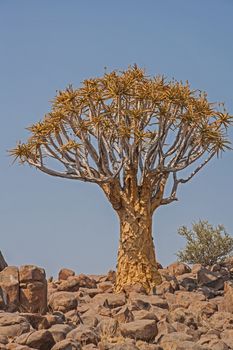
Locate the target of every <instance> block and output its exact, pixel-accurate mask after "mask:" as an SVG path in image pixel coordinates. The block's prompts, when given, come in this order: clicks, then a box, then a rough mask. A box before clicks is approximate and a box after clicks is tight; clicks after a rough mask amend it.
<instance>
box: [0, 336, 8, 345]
mask: <svg viewBox="0 0 233 350" xmlns="http://www.w3.org/2000/svg"><path fill="white" fill-rule="evenodd" d="M7 343H8V338H7V336H6V335H0V344H4V345H6V344H7Z"/></svg>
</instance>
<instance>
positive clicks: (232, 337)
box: [220, 329, 233, 349]
mask: <svg viewBox="0 0 233 350" xmlns="http://www.w3.org/2000/svg"><path fill="white" fill-rule="evenodd" d="M220 337H221V339H222V341H223V342H224V343H225V344H226V345H227V346H228V347H229V348H230V349H232V348H233V329H225V330H224V331H223V332H221V334H220Z"/></svg>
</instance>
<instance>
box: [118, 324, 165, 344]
mask: <svg viewBox="0 0 233 350" xmlns="http://www.w3.org/2000/svg"><path fill="white" fill-rule="evenodd" d="M119 327H120V332H121V334H122V336H123V337H127V338H132V339H135V340H144V341H151V340H153V339H154V338H155V337H156V335H157V333H158V330H157V325H156V321H154V320H137V321H133V322H129V323H122V324H120V326H119Z"/></svg>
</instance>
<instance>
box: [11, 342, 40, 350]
mask: <svg viewBox="0 0 233 350" xmlns="http://www.w3.org/2000/svg"><path fill="white" fill-rule="evenodd" d="M6 349H7V350H34V349H33V348H30V347H29V346H27V345H20V344H16V343H8V344H7V345H6Z"/></svg>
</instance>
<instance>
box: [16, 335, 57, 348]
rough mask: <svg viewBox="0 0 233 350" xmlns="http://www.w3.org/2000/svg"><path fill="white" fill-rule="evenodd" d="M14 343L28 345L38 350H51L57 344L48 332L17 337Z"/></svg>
mask: <svg viewBox="0 0 233 350" xmlns="http://www.w3.org/2000/svg"><path fill="white" fill-rule="evenodd" d="M14 341H15V343H17V344H21V345H27V346H29V347H30V348H34V349H38V350H50V349H51V348H52V347H53V345H54V344H55V341H54V339H53V336H52V334H51V333H50V332H49V331H48V330H40V331H31V332H29V333H25V334H23V335H21V336H19V337H17V338H16V339H15V340H14Z"/></svg>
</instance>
